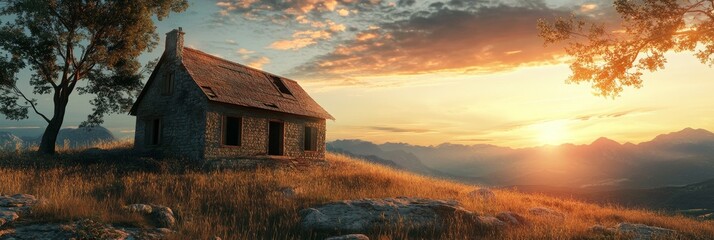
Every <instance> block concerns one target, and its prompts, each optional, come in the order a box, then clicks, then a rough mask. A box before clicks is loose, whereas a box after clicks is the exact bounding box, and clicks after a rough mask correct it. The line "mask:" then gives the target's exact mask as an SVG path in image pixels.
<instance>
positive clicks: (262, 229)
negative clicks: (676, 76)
mask: <svg viewBox="0 0 714 240" xmlns="http://www.w3.org/2000/svg"><path fill="white" fill-rule="evenodd" d="M131 146H132V143H131V142H128V141H125V142H120V143H109V144H100V145H98V146H97V147H99V148H101V149H106V151H104V152H103V153H102V154H94V155H88V154H84V153H82V152H81V150H71V149H63V150H61V151H60V153H59V154H58V155H57V156H54V157H52V158H49V157H41V156H36V155H35V154H34V153H32V152H23V151H15V152H8V153H0V157H1V160H0V194H15V193H28V194H33V195H36V196H38V197H39V198H41V199H44V201H43V203H42V204H40V205H38V206H36V207H35V208H34V209H33V212H32V214H31V216H29V218H30V219H32V221H45V222H69V221H72V220H78V219H83V218H90V219H93V220H96V221H101V222H104V223H111V224H116V225H130V226H139V227H141V226H146V227H148V226H149V225H150V224H149V223H146V222H143V220H142V219H140V218H137V217H136V216H134V215H130V214H127V213H125V212H124V211H123V210H122V209H121V207H122V206H124V205H126V204H132V203H153V204H160V205H165V206H168V207H171V208H172V209H173V210H174V211H175V212H176V214H177V216H178V220H179V221H178V226H177V227H176V230H177V233H176V234H174V235H173V236H172V237H173V238H175V239H208V238H211V237H214V236H219V237H221V238H222V239H305V238H314V239H320V238H322V237H324V236H323V235H315V234H313V233H309V232H303V231H301V230H300V229H299V227H298V223H299V220H300V218H299V215H298V212H299V211H300V210H301V209H304V208H308V207H311V206H315V205H319V204H321V203H326V202H330V201H335V200H345V199H360V198H385V197H397V196H409V197H422V198H434V199H444V200H451V199H454V200H458V201H459V202H461V204H462V205H463V207H464V208H466V209H468V210H470V211H473V212H476V213H479V214H483V215H489V216H494V215H496V214H497V213H499V212H502V211H512V212H515V213H519V214H521V215H523V216H524V217H525V218H526V219H527V220H528V221H529V222H530V223H531V224H529V225H526V226H509V227H506V228H504V229H503V230H501V231H495V232H479V230H478V229H475V228H473V227H471V226H468V225H467V224H465V223H463V222H458V221H456V222H453V223H452V224H451V226H450V227H449V228H448V231H444V232H435V231H422V232H411V233H406V232H403V231H399V230H398V229H397V230H390V231H385V232H381V233H373V234H368V235H369V236H370V237H371V238H372V239H479V238H483V239H494V238H497V239H628V236H623V235H600V234H596V233H593V232H591V231H590V230H589V228H590V227H591V226H593V225H595V224H601V225H604V226H608V227H611V226H614V225H615V224H617V223H620V222H631V223H643V224H647V225H651V226H659V227H664V228H669V229H674V230H676V231H678V232H680V233H681V235H680V238H682V239H714V222H712V221H708V222H701V221H696V220H693V219H690V218H687V217H683V216H670V215H665V214H663V213H658V212H652V211H646V210H634V209H624V208H620V207H617V206H598V205H593V204H587V203H582V202H578V201H574V200H567V199H557V198H552V197H547V196H543V195H529V194H522V193H517V192H513V191H508V190H493V191H494V192H495V194H496V197H495V198H494V199H493V200H492V201H488V202H484V201H481V200H479V199H474V198H470V197H468V196H467V193H468V192H469V191H471V190H473V189H475V188H478V186H472V185H465V184H461V183H457V182H453V181H447V180H440V179H434V178H430V177H424V176H419V175H416V174H412V173H408V172H403V171H399V170H395V169H391V168H388V167H383V166H379V165H375V164H370V163H366V162H363V161H360V160H356V159H352V158H349V157H346V156H343V155H336V154H328V156H327V161H328V162H329V165H327V166H311V167H307V168H258V169H252V170H236V171H216V172H205V171H199V170H194V168H191V167H186V166H184V165H183V164H181V163H176V162H174V161H175V160H164V161H156V160H151V159H143V158H137V157H127V154H130V153H131ZM287 187H290V188H293V189H295V192H296V194H295V195H294V196H292V197H286V196H284V194H283V193H282V192H281V190H282V189H284V188H287ZM532 207H547V208H551V209H554V210H557V211H560V212H563V213H565V215H566V218H565V220H564V221H560V220H557V219H548V218H542V217H538V216H532V215H529V214H528V209H530V208H532Z"/></svg>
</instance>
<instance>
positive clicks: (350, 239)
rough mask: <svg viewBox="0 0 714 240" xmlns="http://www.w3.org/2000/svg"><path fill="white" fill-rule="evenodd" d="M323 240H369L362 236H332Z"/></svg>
mask: <svg viewBox="0 0 714 240" xmlns="http://www.w3.org/2000/svg"><path fill="white" fill-rule="evenodd" d="M325 240H369V237H367V236H366V235H364V234H347V235H342V236H334V237H328V238H325Z"/></svg>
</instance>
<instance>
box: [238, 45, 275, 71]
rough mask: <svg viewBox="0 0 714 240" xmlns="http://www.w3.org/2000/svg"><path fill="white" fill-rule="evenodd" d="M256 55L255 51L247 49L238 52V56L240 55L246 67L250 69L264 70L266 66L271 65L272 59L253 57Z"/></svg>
mask: <svg viewBox="0 0 714 240" xmlns="http://www.w3.org/2000/svg"><path fill="white" fill-rule="evenodd" d="M254 53H255V51H253V50H249V49H245V48H239V49H238V50H236V54H238V56H240V58H241V59H243V61H246V62H247V63H246V65H248V66H250V67H253V68H257V69H262V68H263V66H265V64H268V63H270V58H268V57H266V56H255V55H253V54H254Z"/></svg>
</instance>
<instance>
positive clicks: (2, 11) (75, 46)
mask: <svg viewBox="0 0 714 240" xmlns="http://www.w3.org/2000/svg"><path fill="white" fill-rule="evenodd" d="M187 7H188V3H187V2H186V0H142V1H135V0H3V1H0V16H6V18H13V19H14V20H12V21H9V22H4V23H0V92H1V93H2V95H1V96H0V113H2V114H3V115H5V116H6V118H8V119H12V120H21V119H26V118H28V117H29V113H30V110H32V111H33V112H34V113H36V114H38V115H39V116H40V117H42V118H43V119H44V120H45V121H47V123H48V127H47V129H46V130H45V133H44V135H43V138H42V142H41V143H40V152H45V153H53V152H54V141H55V140H56V135H57V132H58V131H59V128H60V127H61V125H62V121H63V119H64V114H65V109H66V106H67V102H68V99H69V97H70V95H71V94H72V93H73V92H74V91H75V90H76V91H77V92H78V93H79V94H92V95H94V98H93V99H92V100H91V101H90V103H91V104H92V105H93V106H94V107H93V111H92V113H91V114H90V115H89V116H88V118H87V120H86V121H84V122H83V123H82V126H94V125H97V124H101V123H102V122H103V117H104V116H105V115H106V114H111V113H119V112H125V111H127V110H128V109H129V108H130V106H131V104H132V103H133V101H134V98H135V96H136V95H138V93H139V92H140V91H141V88H142V87H143V84H142V82H141V79H142V72H141V69H142V65H141V63H140V62H139V60H138V57H139V56H140V55H141V54H142V53H143V52H144V51H147V50H149V51H151V50H152V49H153V48H154V47H156V45H157V44H158V41H159V36H158V34H157V33H156V32H155V30H156V27H155V25H154V22H153V18H154V17H155V18H157V19H158V20H162V19H164V18H165V17H167V16H168V15H169V13H171V12H181V11H184V10H185V9H186V8H187ZM23 69H24V70H29V71H31V72H32V75H31V77H30V78H29V79H19V78H18V73H19V72H20V71H21V70H23ZM19 81H29V83H30V85H32V87H33V93H34V94H52V100H53V102H52V103H53V104H54V111H53V112H52V113H51V115H50V114H46V113H42V112H40V111H39V110H38V109H37V105H38V104H39V103H38V101H37V100H36V99H32V98H30V97H28V94H27V93H26V92H23V89H20V88H19V87H18V82H19ZM80 83H81V84H80ZM50 144H51V145H50Z"/></svg>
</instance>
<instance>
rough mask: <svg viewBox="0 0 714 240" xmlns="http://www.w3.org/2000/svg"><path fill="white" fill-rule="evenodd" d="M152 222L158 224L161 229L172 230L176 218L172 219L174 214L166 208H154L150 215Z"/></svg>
mask: <svg viewBox="0 0 714 240" xmlns="http://www.w3.org/2000/svg"><path fill="white" fill-rule="evenodd" d="M152 216H153V218H154V220H155V221H156V222H157V223H158V224H157V226H158V227H161V228H172V227H174V225H176V218H175V217H174V212H173V211H172V210H171V208H168V207H159V208H158V209H156V208H154V212H153V213H152Z"/></svg>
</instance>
